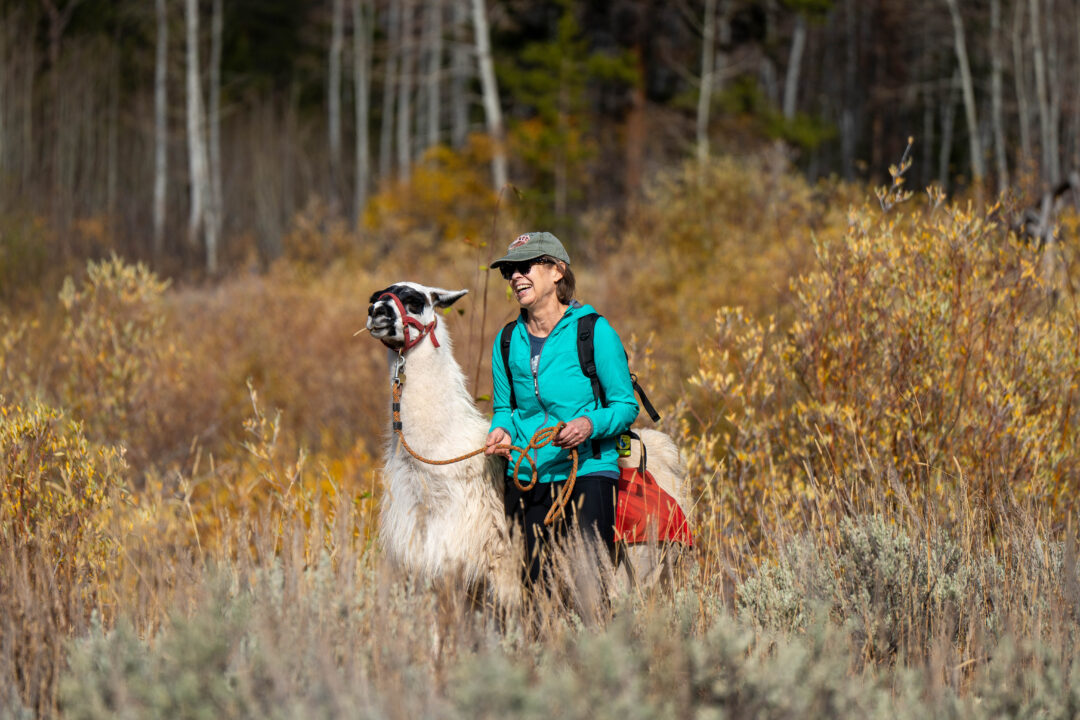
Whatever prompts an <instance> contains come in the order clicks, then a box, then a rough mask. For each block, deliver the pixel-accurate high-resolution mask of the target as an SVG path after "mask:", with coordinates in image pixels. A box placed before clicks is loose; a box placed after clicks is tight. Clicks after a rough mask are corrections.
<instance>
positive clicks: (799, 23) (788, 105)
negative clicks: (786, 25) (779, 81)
mask: <svg viewBox="0 0 1080 720" xmlns="http://www.w3.org/2000/svg"><path fill="white" fill-rule="evenodd" d="M805 48H806V16H805V15H803V14H802V13H801V12H800V13H797V14H796V16H795V34H794V35H793V36H792V38H791V53H790V54H789V55H788V66H787V74H786V75H785V76H784V105H783V113H784V117H785V118H787V119H788V120H790V119H792V118H793V117H795V103H796V101H797V100H798V94H799V93H798V91H799V75H800V73H801V70H802V56H803V50H804V49H805Z"/></svg>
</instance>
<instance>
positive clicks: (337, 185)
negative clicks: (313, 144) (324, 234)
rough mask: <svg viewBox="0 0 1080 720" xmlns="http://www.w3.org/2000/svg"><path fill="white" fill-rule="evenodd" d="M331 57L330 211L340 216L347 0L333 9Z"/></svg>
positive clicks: (328, 101) (328, 93)
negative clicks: (342, 94) (342, 83)
mask: <svg viewBox="0 0 1080 720" xmlns="http://www.w3.org/2000/svg"><path fill="white" fill-rule="evenodd" d="M330 24H331V30H330V55H329V58H328V61H327V64H328V71H327V83H326V112H327V135H328V138H329V142H330V208H331V212H332V213H335V214H336V213H337V212H338V210H339V205H340V197H341V185H342V182H341V178H342V173H341V54H342V48H343V47H344V44H345V0H334V4H333V8H332V10H331V20H330Z"/></svg>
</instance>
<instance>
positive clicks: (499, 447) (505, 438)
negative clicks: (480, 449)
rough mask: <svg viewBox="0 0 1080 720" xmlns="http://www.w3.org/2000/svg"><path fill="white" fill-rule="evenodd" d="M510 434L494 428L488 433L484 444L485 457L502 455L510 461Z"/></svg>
mask: <svg viewBox="0 0 1080 720" xmlns="http://www.w3.org/2000/svg"><path fill="white" fill-rule="evenodd" d="M508 445H510V433H508V432H506V430H503V429H502V428H495V429H494V430H492V431H491V432H489V433H488V436H487V442H486V443H485V444H484V454H485V455H502V456H503V457H504V458H506V459H507V460H509V459H510V448H509V447H507V446H508Z"/></svg>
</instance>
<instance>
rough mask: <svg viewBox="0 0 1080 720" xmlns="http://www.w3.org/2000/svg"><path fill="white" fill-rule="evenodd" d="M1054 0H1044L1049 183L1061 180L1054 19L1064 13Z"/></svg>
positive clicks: (1059, 69)
mask: <svg viewBox="0 0 1080 720" xmlns="http://www.w3.org/2000/svg"><path fill="white" fill-rule="evenodd" d="M1055 10H1056V8H1055V7H1054V0H1046V13H1045V15H1046V26H1045V27H1046V91H1047V96H1048V99H1049V121H1048V123H1047V124H1048V125H1049V136H1048V138H1049V144H1050V150H1049V152H1048V153H1047V156H1048V158H1049V160H1050V166H1049V168H1048V172H1049V173H1050V176H1049V179H1050V182H1051V183H1054V184H1057V183H1058V182H1060V181H1061V135H1060V131H1061V58H1060V56H1059V52H1058V50H1059V48H1058V32H1057V24H1056V22H1055V21H1056V19H1057V18H1060V17H1062V16H1063V15H1064V13H1060V14H1059V13H1057V12H1055Z"/></svg>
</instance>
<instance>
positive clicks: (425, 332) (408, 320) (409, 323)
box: [379, 292, 439, 353]
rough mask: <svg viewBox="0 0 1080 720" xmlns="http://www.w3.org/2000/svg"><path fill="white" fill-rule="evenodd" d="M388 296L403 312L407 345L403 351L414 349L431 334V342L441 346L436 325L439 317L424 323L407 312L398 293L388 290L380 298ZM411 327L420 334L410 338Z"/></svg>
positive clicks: (402, 321) (402, 318) (403, 333)
mask: <svg viewBox="0 0 1080 720" xmlns="http://www.w3.org/2000/svg"><path fill="white" fill-rule="evenodd" d="M386 297H388V298H390V299H391V300H393V301H394V304H395V305H397V309H398V313H400V314H401V334H402V335H404V336H405V345H404V347H402V348H401V352H402V353H407V352H409V351H410V350H412V349H413V348H414V347H416V346H417V345H418V344H419V343H420V341H421V340H423V339H424V337H425V336H430V337H431V344H432V345H434V346H435V347H439V340H438V339H437V338H436V337H435V325H436V324H437V323H438V322H439V318H438V317H434V318H432V320H431V322H429V323H428V324H427V325H424V324H423V323H421V322H420V321H419V320H417V319H416V318H414V317H410V316H409V314H408V313H406V312H405V305H404V304H403V303H402V302H401V298H399V297H398V296H397V295H395V294H393V293H388V292H387V293H383V294H382V295H380V296H379V299H380V300H382V299H383V298H386ZM409 328H414V329H415V330H416V331H417V332H418V333H420V334H419V335H417V336H416V337H415V338H413V339H412V340H410V339H409Z"/></svg>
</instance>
